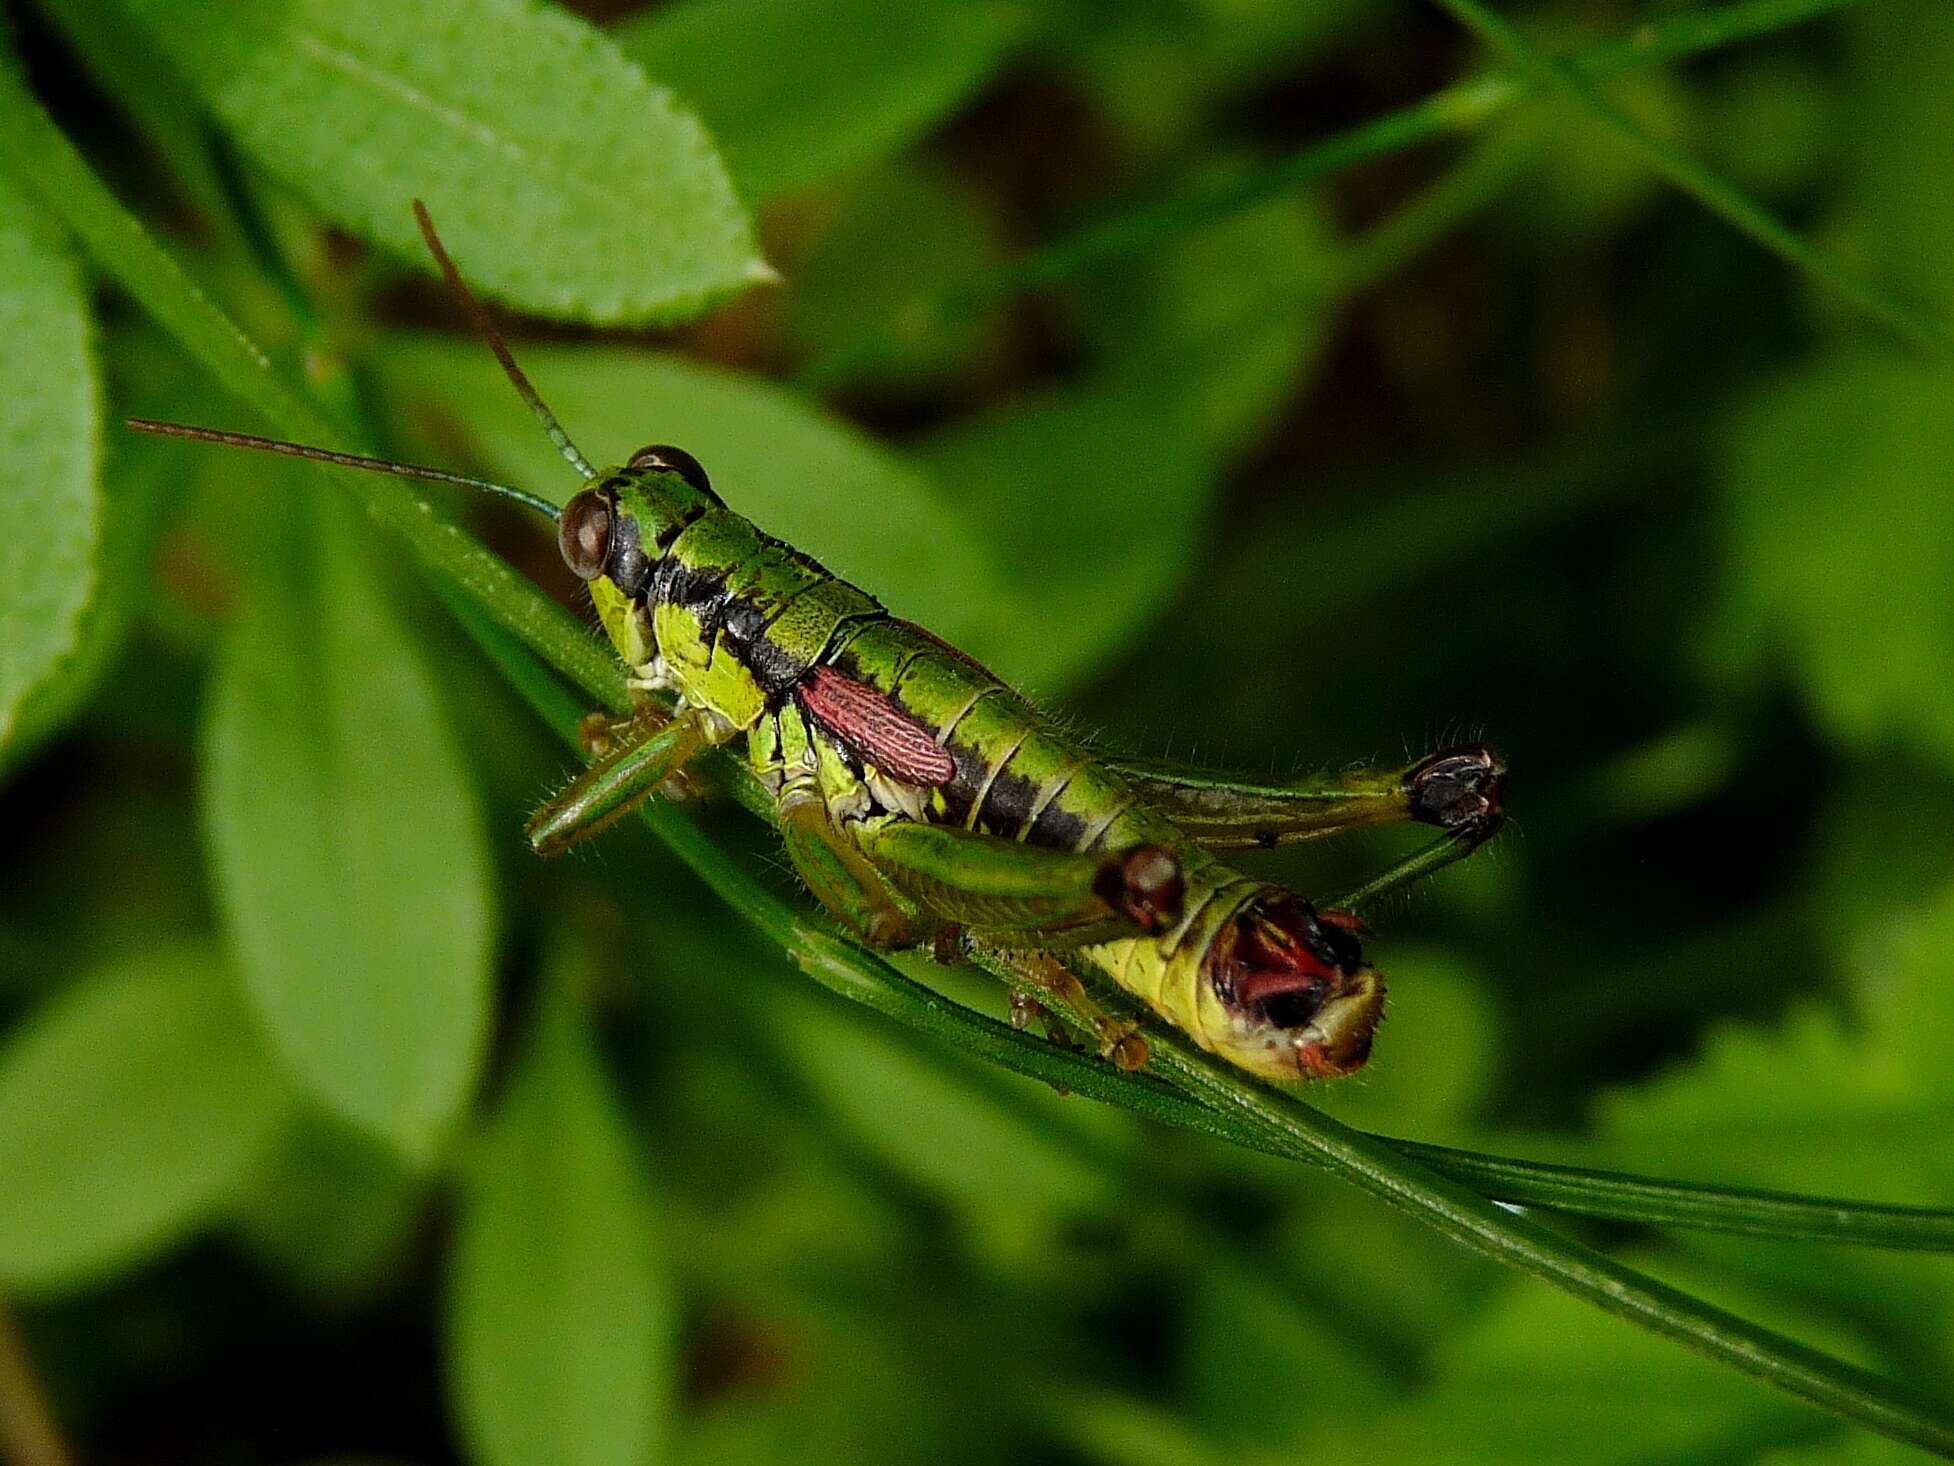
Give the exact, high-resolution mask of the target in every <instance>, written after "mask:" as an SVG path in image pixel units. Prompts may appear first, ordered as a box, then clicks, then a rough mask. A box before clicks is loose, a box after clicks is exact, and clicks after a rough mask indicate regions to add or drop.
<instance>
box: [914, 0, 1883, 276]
mask: <svg viewBox="0 0 1954 1466" xmlns="http://www.w3.org/2000/svg"><path fill="white" fill-rule="evenodd" d="M1857 3H1858V0H1740V3H1737V4H1733V5H1725V6H1722V7H1719V8H1718V9H1715V10H1711V11H1703V12H1698V11H1691V12H1688V13H1685V14H1680V15H1672V16H1667V17H1664V18H1663V19H1661V20H1658V21H1654V22H1651V23H1650V24H1648V25H1645V26H1641V27H1638V28H1637V29H1636V30H1635V31H1634V32H1633V33H1631V34H1630V35H1629V36H1627V37H1624V38H1620V39H1616V40H1610V41H1603V42H1600V43H1598V44H1597V45H1594V46H1591V47H1589V48H1588V49H1586V50H1584V51H1580V52H1578V53H1576V54H1575V55H1574V56H1573V57H1571V58H1569V60H1568V61H1567V62H1566V63H1564V64H1565V65H1566V67H1567V68H1568V69H1569V70H1570V71H1571V72H1572V73H1573V74H1574V75H1575V76H1576V77H1578V78H1581V79H1583V80H1586V79H1591V78H1599V77H1606V76H1614V75H1618V74H1620V73H1623V72H1628V71H1634V70H1637V69H1639V68H1643V67H1648V66H1656V65H1660V64H1663V63H1665V62H1671V61H1679V60H1683V59H1685V58H1687V57H1690V56H1695V55H1699V54H1701V53H1703V52H1705V51H1711V50H1715V49H1718V48H1720V47H1723V46H1728V45H1732V44H1734V43H1735V42H1738V41H1743V40H1748V39H1750V38H1752V37H1755V36H1761V35H1768V34H1770V33H1771V32H1773V31H1776V30H1782V29H1784V28H1785V27H1788V26H1792V25H1796V24H1799V23H1800V22H1803V21H1807V20H1810V19H1813V18H1815V17H1817V16H1821V15H1825V14H1829V13H1830V12H1832V11H1835V10H1842V9H1844V8H1846V7H1847V6H1850V5H1854V4H1857ZM1536 80H1538V78H1536V77H1533V76H1530V75H1529V74H1528V72H1527V70H1526V68H1524V67H1516V68H1514V69H1512V70H1502V71H1494V72H1489V73H1488V74H1486V75H1484V76H1479V77H1474V78H1472V79H1470V80H1467V81H1462V82H1457V83H1455V84H1453V85H1452V86H1449V87H1446V88H1444V89H1443V90H1441V91H1438V92H1434V93H1433V94H1432V95H1431V96H1429V97H1426V98H1425V99H1424V100H1422V101H1418V102H1413V103H1411V104H1410V105H1409V106H1405V107H1400V108H1399V109H1398V110H1397V111H1395V112H1387V113H1385V114H1384V115H1383V116H1381V117H1376V118H1373V119H1371V120H1370V121H1368V122H1364V123H1361V124H1359V125H1358V126H1356V127H1353V128H1350V129H1348V130H1346V131H1344V132H1340V133H1336V134H1335V135H1333V136H1331V137H1327V138H1325V139H1323V140H1322V141H1321V142H1316V143H1312V144H1310V145H1309V146H1308V147H1306V148H1302V149H1300V150H1298V151H1297V152H1294V153H1290V154H1287V155H1286V156H1284V157H1280V158H1275V159H1271V160H1269V161H1268V162H1264V163H1259V164H1255V165H1253V166H1249V167H1245V168H1243V169H1241V170H1240V171H1238V172H1236V173H1233V174H1230V175H1227V176H1225V177H1221V178H1217V179H1213V180H1209V181H1204V182H1203V183H1201V184H1200V185H1198V186H1196V187H1193V188H1190V189H1188V190H1186V191H1184V192H1182V193H1179V194H1174V195H1170V196H1168V197H1165V198H1156V199H1153V200H1151V201H1149V202H1148V203H1146V204H1144V205H1141V206H1140V207H1138V208H1136V209H1132V210H1130V211H1127V212H1125V213H1121V214H1119V215H1117V216H1115V217H1113V218H1110V219H1103V220H1099V221H1096V222H1094V223H1091V224H1088V225H1085V226H1084V227H1082V228H1080V229H1078V230H1075V231H1074V232H1073V233H1071V234H1068V235H1065V236H1064V237H1063V238H1060V239H1057V240H1054V241H1053V242H1052V243H1050V244H1047V245H1044V246H1043V247H1041V248H1039V249H1036V250H1033V251H1031V252H1030V253H1028V254H1026V255H1024V256H1023V257H1022V258H1020V259H1017V260H1014V261H1012V262H1010V263H1008V264H1006V265H1004V266H1003V267H1001V268H1000V269H999V270H998V271H996V272H995V273H994V274H993V275H991V276H990V277H988V278H987V279H985V280H984V281H983V282H982V283H981V284H979V285H977V286H975V287H973V288H972V289H970V290H968V291H966V292H963V293H961V294H959V295H958V296H957V297H955V298H954V299H952V300H949V301H946V302H945V303H944V306H943V307H942V308H943V309H944V310H945V311H946V312H954V311H958V310H969V309H974V308H976V307H978V306H981V305H983V304H986V303H988V302H990V301H993V300H998V299H1001V298H1002V297H1004V296H1007V295H1010V294H1012V293H1014V292H1016V291H1019V290H1025V289H1030V288H1032V287H1035V286H1040V285H1051V284H1056V283H1057V282H1059V281H1061V280H1066V279H1069V278H1071V277H1072V276H1074V275H1077V274H1080V273H1082V272H1084V271H1086V270H1088V269H1091V268H1092V267H1094V266H1096V265H1099V264H1102V263H1104V262H1105V261H1107V260H1111V259H1116V258H1119V257H1120V256H1123V255H1127V254H1133V253H1138V252H1141V251H1144V250H1148V249H1153V248H1155V247H1157V246H1158V245H1160V244H1161V243H1162V242H1163V241H1165V240H1168V239H1171V238H1173V237H1174V236H1176V235H1179V234H1182V233H1185V232H1187V231H1189V230H1192V229H1198V228H1201V227H1202V226H1203V225H1206V224H1210V223H1213V222H1214V221H1215V220H1217V219H1222V218H1225V217H1227V216H1228V215H1230V214H1233V213H1236V212H1239V211H1240V210H1243V209H1247V208H1250V207H1252V206H1254V205H1255V204H1258V203H1261V202H1263V201H1264V200H1266V199H1270V198H1275V197H1277V196H1279V195H1282V194H1286V193H1291V192H1294V191H1295V190H1296V189H1299V188H1302V187H1304V186H1306V185H1308V184H1311V183H1315V182H1317V181H1318V180H1320V179H1323V178H1327V177H1328V176H1330V175H1331V174H1333V173H1338V172H1341V171H1342V170H1343V169H1345V168H1349V167H1353V166H1355V165H1356V164H1358V163H1364V162H1368V161H1370V160H1371V159H1373V158H1381V157H1384V156H1386V155H1388V154H1391V153H1397V152H1403V151H1404V150H1406V149H1408V148H1412V147H1416V146H1417V145H1419V144H1420V143H1425V142H1429V141H1431V140H1433V139H1434V138H1440V137H1446V136H1451V135H1455V134H1459V133H1468V132H1472V131H1475V130H1477V129H1478V128H1480V127H1482V126H1484V125H1485V124H1486V123H1487V122H1489V121H1490V120H1491V119H1492V118H1493V117H1495V116H1496V115H1498V114H1499V113H1501V112H1504V111H1506V110H1508V109H1509V108H1511V107H1513V106H1514V105H1515V104H1517V103H1519V102H1520V101H1522V100H1524V99H1525V98H1526V97H1528V96H1529V95H1531V94H1532V93H1533V91H1534V88H1535V82H1536Z"/></svg>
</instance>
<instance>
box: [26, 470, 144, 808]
mask: <svg viewBox="0 0 1954 1466" xmlns="http://www.w3.org/2000/svg"><path fill="white" fill-rule="evenodd" d="M129 436H130V437H132V438H133V437H134V436H135V435H134V434H130V435H129ZM176 450H177V445H174V444H164V443H162V442H160V441H158V440H153V439H144V440H138V441H137V442H135V443H130V444H124V445H119V451H117V452H115V453H114V454H112V455H111V456H110V458H109V461H108V463H107V465H106V469H105V471H104V473H103V475H102V483H101V498H102V520H103V522H102V532H101V542H100V544H99V546H98V547H97V552H96V566H97V575H96V580H97V582H98V584H97V586H96V589H95V593H94V595H92V596H91V597H90V598H89V601H88V604H87V605H86V606H84V607H83V608H82V613H81V619H80V621H79V623H78V625H77V627H76V630H75V643H74V646H73V647H72V649H71V650H70V651H69V653H68V655H67V656H65V657H63V658H62V659H61V661H60V663H59V664H58V665H57V666H56V667H55V669H54V670H53V671H52V672H51V673H50V674H49V675H48V676H47V677H45V678H43V679H42V681H41V682H40V683H39V684H38V685H36V686H35V687H34V688H33V689H32V690H31V691H30V692H29V693H28V694H27V696H26V697H25V698H24V699H23V700H22V701H21V704H20V709H19V717H18V720H17V721H16V723H15V726H14V730H13V736H12V740H11V741H10V742H8V743H7V744H6V746H5V747H4V749H0V775H4V774H5V772H6V771H7V770H9V769H10V768H13V767H17V766H18V764H19V762H20V761H21V760H22V759H24V758H27V757H30V756H31V755H32V753H33V750H34V749H35V748H36V747H38V746H39V745H40V744H41V743H42V742H43V741H44V740H45V739H47V738H49V737H51V736H52V735H53V734H54V733H55V732H56V731H58V730H59V729H60V728H61V727H62V726H63V725H65V724H66V723H67V722H68V720H69V719H70V718H72V717H74V716H75V714H76V713H77V712H79V711H80V709H81V708H82V706H83V705H84V704H85V703H86V702H87V700H88V699H89V697H90V696H91V695H92V694H93V693H94V692H95V690H96V689H97V687H99V686H100V685H101V682H102V679H103V678H104V677H105V676H106V675H107V673H108V671H109V668H110V666H111V664H112V663H113V662H114V659H115V656H116V654H117V652H119V651H120V650H121V648H122V646H123V644H124V642H125V640H126V638H127V636H128V634H129V629H130V625H131V623H132V622H133V621H134V619H135V617H136V615H137V613H138V612H139V611H140V610H141V609H142V607H143V605H144V603H145V600H146V599H147V598H149V596H150V592H151V587H152V584H153V579H152V576H151V574H150V562H151V560H152V559H153V558H154V556H155V553H156V542H157V538H158V536H159V535H160V533H161V531H162V527H163V518H164V510H165V509H166V508H167V507H168V506H169V495H170V492H171V490H172V489H180V487H181V484H180V481H176V480H174V479H173V478H172V474H173V472H174V471H175V470H177V469H179V468H180V467H181V464H182V459H181V455H180V453H179V452H178V451H176ZM0 554H4V552H3V551H0Z"/></svg>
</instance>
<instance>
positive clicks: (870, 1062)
mask: <svg viewBox="0 0 1954 1466" xmlns="http://www.w3.org/2000/svg"><path fill="white" fill-rule="evenodd" d="M776 1006H777V1008H778V1009H779V1011H780V1013H781V1016H782V1017H783V1018H785V1019H787V1020H788V1021H790V1022H791V1024H792V1029H793V1048H792V1050H791V1051H790V1053H789V1060H790V1062H792V1063H793V1064H794V1065H795V1066H796V1068H798V1069H799V1070H800V1072H801V1074H802V1075H803V1076H804V1077H805V1079H806V1080H807V1082H808V1084H809V1085H810V1087H811V1088H812V1089H813V1090H814V1091H815V1093H817V1094H818V1095H820V1096H821V1098H822V1099H823V1100H825V1101H826V1103H827V1105H828V1107H829V1109H830V1111H831V1112H832V1114H833V1115H834V1116H835V1117H836V1118H837V1119H838V1120H839V1121H840V1122H841V1123H842V1124H843V1125H844V1126H846V1127H847V1128H848V1129H849V1130H850V1131H851V1132H853V1134H854V1135H855V1137H856V1139H857V1140H858V1141H860V1142H861V1143H862V1144H864V1145H866V1146H868V1147H869V1148H870V1149H871V1150H873V1151H874V1152H875V1153H876V1154H877V1155H879V1156H881V1157H882V1158H883V1159H884V1160H885V1161H887V1162H888V1163H889V1164H890V1165H892V1166H894V1167H895V1168H896V1169H897V1170H899V1171H900V1172H902V1173H903V1174H904V1175H906V1176H908V1177H909V1178H910V1179H911V1180H913V1181H915V1182H916V1183H917V1184H918V1185H920V1186H922V1187H923V1188H924V1189H926V1190H927V1191H929V1192H930V1193H931V1194H932V1195H935V1196H938V1197H941V1198H942V1199H943V1200H945V1201H947V1202H948V1203H950V1204H951V1205H952V1206H954V1207H955V1208H956V1209H957V1210H958V1211H959V1212H961V1213H963V1214H965V1215H967V1216H969V1217H970V1218H972V1219H973V1220H974V1221H977V1222H979V1223H980V1224H984V1225H988V1226H992V1227H997V1226H1007V1225H1008V1226H1012V1227H1023V1226H1025V1225H1026V1224H1027V1223H1028V1222H1032V1221H1034V1220H1035V1221H1036V1222H1039V1223H1042V1224H1045V1225H1051V1224H1054V1223H1056V1222H1057V1221H1059V1220H1062V1219H1063V1218H1065V1217H1067V1216H1071V1215H1077V1214H1081V1213H1087V1212H1091V1211H1093V1210H1095V1209H1097V1208H1098V1207H1100V1206H1102V1205H1104V1204H1105V1203H1106V1201H1107V1200H1108V1199H1109V1197H1110V1194H1111V1187H1110V1179H1109V1177H1108V1174H1107V1172H1106V1170H1105V1169H1104V1167H1103V1165H1101V1164H1099V1163H1097V1162H1096V1161H1095V1160H1094V1158H1093V1152H1094V1150H1096V1149H1097V1148H1098V1147H1099V1146H1100V1145H1104V1146H1107V1147H1110V1148H1114V1149H1117V1148H1120V1146H1121V1141H1122V1139H1124V1140H1128V1141H1130V1139H1131V1138H1132V1132H1131V1130H1130V1129H1129V1128H1128V1127H1127V1126H1126V1125H1125V1124H1123V1123H1122V1122H1121V1121H1120V1120H1118V1119H1117V1118H1116V1117H1113V1116H1111V1115H1107V1114H1104V1113H1100V1114H1095V1115H1091V1116H1089V1117H1087V1118H1089V1119H1091V1120H1094V1121H1098V1122H1110V1129H1109V1130H1107V1129H1102V1132H1101V1134H1100V1136H1099V1138H1098V1139H1097V1140H1096V1141H1093V1142H1087V1144H1088V1146H1089V1147H1091V1148H1090V1149H1088V1150H1086V1151H1084V1152H1082V1151H1081V1149H1080V1148H1079V1145H1080V1142H1079V1141H1078V1140H1077V1139H1076V1138H1072V1137H1068V1135H1067V1132H1068V1130H1071V1129H1072V1128H1073V1127H1074V1126H1075V1125H1076V1124H1077V1123H1078V1119H1079V1117H1076V1116H1074V1115H1071V1114H1068V1113H1067V1112H1066V1108H1065V1106H1064V1103H1063V1101H1061V1100H1060V1098H1059V1096H1058V1095H1056V1094H1055V1093H1053V1092H1052V1091H1051V1090H1049V1089H1046V1088H1044V1087H1042V1086H1040V1085H1038V1084H1036V1083H1034V1082H1033V1081H1030V1080H1025V1079H1019V1078H1017V1077H1016V1076H1009V1077H1006V1076H1002V1075H987V1074H980V1073H971V1074H969V1075H964V1074H961V1073H960V1072H959V1067H958V1064H957V1061H955V1060H954V1059H952V1058H949V1057H948V1056H945V1055H940V1054H930V1053H925V1052H920V1051H918V1050H917V1049H916V1048H915V1046H914V1045H912V1044H909V1043H907V1042H905V1041H904V1040H903V1038H902V1036H901V1035H900V1034H899V1033H898V1032H897V1031H896V1030H895V1028H894V1027H892V1026H891V1025H889V1024H887V1023H884V1022H881V1021H880V1020H876V1019H869V1020H867V1021H864V1018H863V1016H861V1015H857V1014H854V1013H850V1012H847V1011H845V1010H843V1009H841V1008H839V1007H838V1006H837V1005H836V1004H834V1003H833V1002H831V1001H830V1000H828V999H826V998H822V997H816V996H813V995H807V996H803V995H801V994H799V993H795V994H793V995H792V996H789V995H788V994H786V993H782V994H781V995H779V997H777V998H776ZM1041 1119H1042V1121H1043V1123H1041ZM1006 1174H1008V1175H1009V1176H1010V1177H1011V1185H1010V1187H1009V1188H1008V1189H1007V1190H1001V1189H1000V1188H999V1187H998V1185H997V1178H998V1177H999V1176H1000V1175H1006Z"/></svg>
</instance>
